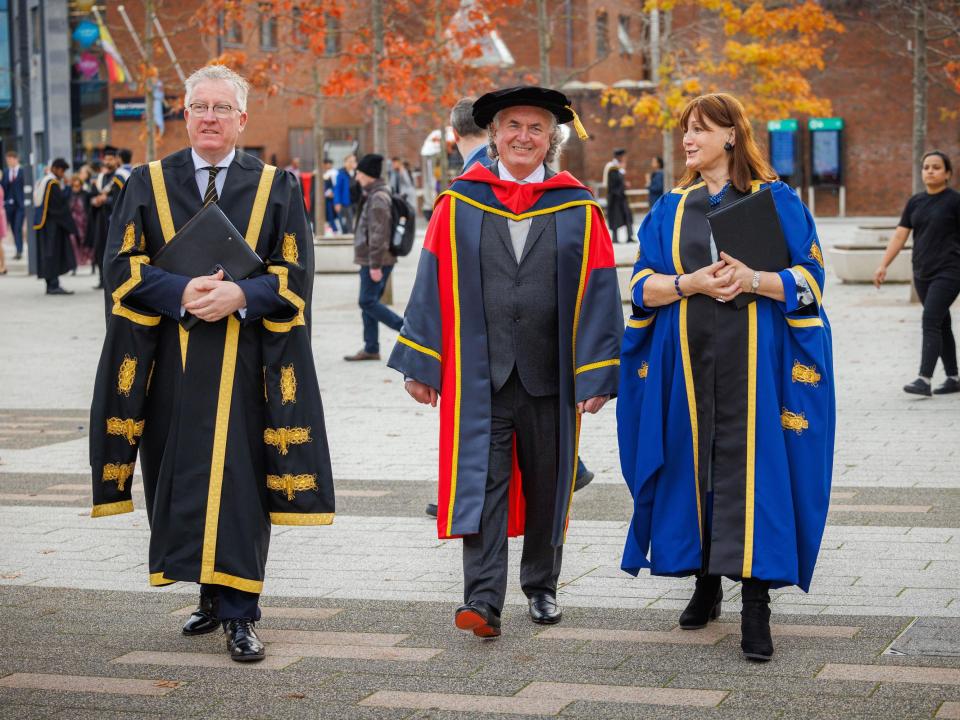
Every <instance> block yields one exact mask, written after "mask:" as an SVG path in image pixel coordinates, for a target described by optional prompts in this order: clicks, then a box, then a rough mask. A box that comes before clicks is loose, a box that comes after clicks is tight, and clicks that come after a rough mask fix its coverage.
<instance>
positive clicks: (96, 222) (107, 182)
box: [89, 172, 124, 272]
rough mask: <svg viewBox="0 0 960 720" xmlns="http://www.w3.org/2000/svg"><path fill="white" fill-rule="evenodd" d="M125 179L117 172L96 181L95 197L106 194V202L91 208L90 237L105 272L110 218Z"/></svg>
mask: <svg viewBox="0 0 960 720" xmlns="http://www.w3.org/2000/svg"><path fill="white" fill-rule="evenodd" d="M123 185H124V179H123V177H122V176H121V175H120V174H119V173H116V172H111V173H101V174H100V175H98V176H97V177H96V179H95V181H94V192H93V193H92V194H93V195H99V194H100V193H101V192H102V193H106V196H107V199H106V201H105V202H104V203H103V204H102V205H100V206H99V207H95V206H93V207H91V211H92V212H91V213H90V230H89V236H90V237H91V238H92V239H93V255H94V261H95V262H96V263H97V267H98V268H100V270H101V272H102V271H103V254H104V251H105V250H106V247H107V234H108V232H109V230H110V216H111V215H112V214H113V209H114V207H115V206H116V204H117V199H118V198H119V197H120V191H121V190H123Z"/></svg>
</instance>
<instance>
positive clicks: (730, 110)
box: [680, 93, 777, 193]
mask: <svg viewBox="0 0 960 720" xmlns="http://www.w3.org/2000/svg"><path fill="white" fill-rule="evenodd" d="M694 113H696V114H697V117H698V118H699V119H700V121H701V122H707V123H709V124H710V125H712V126H714V127H719V128H729V127H732V128H734V129H735V134H734V141H733V150H732V151H730V152H729V153H728V156H729V157H728V159H727V163H728V168H729V170H730V184H731V185H733V186H734V187H735V188H736V189H737V190H739V191H740V192H742V193H745V192H747V191H749V190H750V183H751V181H753V180H760V181H762V182H773V181H774V180H776V179H777V173H775V172H774V170H773V168H772V167H770V163H768V162H767V161H766V160H764V159H763V154H762V153H761V152H760V148H759V147H757V141H756V140H754V138H753V129H752V128H751V127H750V122H749V121H748V120H747V114H746V112H745V111H744V109H743V105H742V104H741V103H740V101H739V100H737V99H736V98H735V97H734V96H733V95H729V94H728V93H711V94H709V95H701V96H700V97H695V98H694V99H693V100H691V101H690V102H689V103H687V106H686V107H685V108H684V109H683V112H682V113H681V114H680V128H681V129H682V130H683V131H684V132H686V131H687V128H688V127H689V125H690V116H691V115H693V114H694ZM698 177H700V173H698V172H696V171H695V170H690V169H687V170H686V172H684V174H683V177H682V178H681V179H680V185H681V187H686V186H688V185H691V184H692V183H693V181H694V180H696V179H697V178H698Z"/></svg>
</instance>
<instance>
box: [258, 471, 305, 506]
mask: <svg viewBox="0 0 960 720" xmlns="http://www.w3.org/2000/svg"><path fill="white" fill-rule="evenodd" d="M267 488H269V489H270V490H279V491H280V492H282V493H285V494H286V496H287V500H289V501H290V502H293V498H294V496H295V495H296V494H297V493H298V492H302V491H304V490H316V489H317V476H316V475H290V474H289V473H288V474H285V475H267Z"/></svg>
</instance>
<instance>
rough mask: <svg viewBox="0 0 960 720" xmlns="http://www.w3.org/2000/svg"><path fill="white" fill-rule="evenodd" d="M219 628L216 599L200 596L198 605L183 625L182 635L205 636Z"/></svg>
mask: <svg viewBox="0 0 960 720" xmlns="http://www.w3.org/2000/svg"><path fill="white" fill-rule="evenodd" d="M218 627H220V620H219V619H218V618H217V599H216V597H207V596H206V595H201V596H200V604H199V605H197V609H196V610H194V611H193V614H191V615H190V617H189V618H187V621H186V622H185V623H184V624H183V634H184V635H206V634H207V633H212V632H213V631H214V630H216V629H217V628H218Z"/></svg>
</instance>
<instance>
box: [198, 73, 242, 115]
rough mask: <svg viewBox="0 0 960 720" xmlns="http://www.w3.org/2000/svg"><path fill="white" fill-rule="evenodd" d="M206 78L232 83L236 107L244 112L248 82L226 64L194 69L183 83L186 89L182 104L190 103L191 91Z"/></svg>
mask: <svg viewBox="0 0 960 720" xmlns="http://www.w3.org/2000/svg"><path fill="white" fill-rule="evenodd" d="M207 80H226V81H227V82H228V83H230V84H231V85H233V87H234V90H236V94H237V109H238V110H239V111H240V112H246V110H247V95H248V94H249V93H250V83H248V82H247V80H246V78H244V77H243V76H242V75H240V74H239V73H237V72H235V71H233V70H231V69H230V68H228V67H227V66H226V65H206V66H205V67H202V68H200V69H199V70H196V71H194V73H193V74H192V75H191V76H190V77H188V78H187V81H186V82H185V83H184V85H185V86H186V89H187V91H186V98H185V99H184V100H185V101H184V105H189V104H190V101H191V100H192V98H193V91H194V90H195V89H196V87H197V85H199V84H200V83H202V82H206V81H207Z"/></svg>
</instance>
